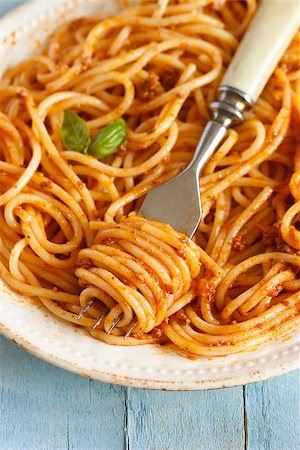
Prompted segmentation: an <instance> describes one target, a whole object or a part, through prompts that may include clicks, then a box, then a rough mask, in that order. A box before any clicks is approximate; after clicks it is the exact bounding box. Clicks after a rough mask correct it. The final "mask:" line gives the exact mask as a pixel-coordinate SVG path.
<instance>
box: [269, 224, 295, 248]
mask: <svg viewBox="0 0 300 450" xmlns="http://www.w3.org/2000/svg"><path fill="white" fill-rule="evenodd" d="M262 243H263V244H264V245H265V246H266V247H272V248H274V249H275V250H276V251H277V252H281V253H288V254H290V255H294V254H298V252H297V250H296V249H294V248H292V247H291V246H289V245H288V244H287V243H286V242H285V240H284V239H283V237H282V235H281V231H280V223H278V222H276V223H274V224H273V225H271V226H266V227H263V232H262Z"/></svg>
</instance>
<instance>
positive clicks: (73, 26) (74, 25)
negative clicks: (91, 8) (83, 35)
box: [68, 17, 84, 32]
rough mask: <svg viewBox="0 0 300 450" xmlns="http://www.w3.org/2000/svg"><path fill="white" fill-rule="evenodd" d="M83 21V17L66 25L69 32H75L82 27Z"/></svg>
mask: <svg viewBox="0 0 300 450" xmlns="http://www.w3.org/2000/svg"><path fill="white" fill-rule="evenodd" d="M83 21H84V19H83V17H80V18H79V19H75V20H72V22H71V23H70V24H69V25H68V28H69V31H71V32H75V31H76V30H77V29H78V28H79V27H80V26H81V25H82V23H83Z"/></svg>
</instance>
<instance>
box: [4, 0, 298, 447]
mask: <svg viewBox="0 0 300 450" xmlns="http://www.w3.org/2000/svg"><path fill="white" fill-rule="evenodd" d="M49 1H51V0H49ZM52 1H53V0H52ZM20 3H22V2H21V1H16V0H8V1H6V0H5V1H3V0H0V16H1V15H3V14H4V13H5V12H7V11H8V10H9V9H11V8H13V7H15V6H17V5H18V4H20ZM299 390H300V386H299V372H298V371H297V372H293V373H290V374H288V375H285V376H281V377H278V378H274V379H272V380H269V381H265V382H263V383H256V384H252V385H248V386H241V387H236V388H232V389H223V390H215V391H201V392H191V393H188V392H159V391H142V390H138V389H127V388H123V387H118V386H113V385H109V384H104V383H99V382H96V381H92V380H88V379H85V378H82V377H80V376H77V375H73V374H70V373H68V372H65V371H63V370H61V369H58V368H56V367H53V366H51V365H49V364H47V363H45V362H43V361H40V360H38V359H37V358H35V357H33V356H31V355H29V354H27V353H25V352H24V351H23V350H21V349H19V348H17V347H16V346H14V345H13V344H11V343H9V342H8V341H7V340H5V339H4V338H1V337H0V449H1V450H75V449H78V450H94V449H95V450H121V449H130V450H227V449H231V450H244V449H248V450H299V448H300V433H299V418H300V391H299Z"/></svg>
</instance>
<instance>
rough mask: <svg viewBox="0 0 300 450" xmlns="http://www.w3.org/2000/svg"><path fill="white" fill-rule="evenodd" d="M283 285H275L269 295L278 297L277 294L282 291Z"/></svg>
mask: <svg viewBox="0 0 300 450" xmlns="http://www.w3.org/2000/svg"><path fill="white" fill-rule="evenodd" d="M281 290H282V286H280V285H279V284H277V286H274V287H273V288H272V289H271V290H270V291H268V296H269V297H277V295H278V294H279V293H280V292H281Z"/></svg>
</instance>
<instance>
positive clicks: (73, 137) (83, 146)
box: [61, 110, 127, 158]
mask: <svg viewBox="0 0 300 450" xmlns="http://www.w3.org/2000/svg"><path fill="white" fill-rule="evenodd" d="M126 134H127V126H126V122H125V121H124V120H123V119H118V120H115V121H114V122H113V123H111V124H110V125H107V126H106V127H105V128H103V130H101V131H99V133H97V134H96V136H95V137H94V139H93V140H92V141H91V138H90V133H89V128H88V126H87V123H86V122H85V120H83V119H82V118H81V117H79V116H78V115H77V114H76V113H75V112H74V111H71V110H66V111H65V113H64V120H63V125H62V128H61V137H62V140H63V143H64V146H65V147H66V148H68V149H69V150H72V151H74V152H80V153H84V154H89V155H92V156H94V157H95V158H104V157H105V156H108V155H112V154H113V153H115V152H116V151H117V150H118V148H119V147H120V145H121V144H123V142H124V141H125V139H126Z"/></svg>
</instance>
